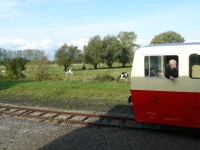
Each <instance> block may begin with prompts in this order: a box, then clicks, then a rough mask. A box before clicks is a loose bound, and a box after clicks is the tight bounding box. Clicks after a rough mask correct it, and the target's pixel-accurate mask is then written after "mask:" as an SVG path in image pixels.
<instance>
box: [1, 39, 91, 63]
mask: <svg viewBox="0 0 200 150" xmlns="http://www.w3.org/2000/svg"><path fill="white" fill-rule="evenodd" d="M66 43H67V44H69V45H73V46H77V47H78V48H79V49H80V50H83V46H84V45H86V44H87V43H88V39H84V38H81V39H78V40H71V41H70V42H66ZM63 44H64V43H54V42H53V41H51V40H50V39H43V40H41V41H26V40H23V39H17V38H16V39H9V38H2V37H0V48H3V49H5V50H26V49H38V50H42V51H44V52H45V54H46V55H47V56H49V59H50V60H53V59H54V54H55V51H56V50H57V49H58V48H59V47H60V46H61V45H63Z"/></svg>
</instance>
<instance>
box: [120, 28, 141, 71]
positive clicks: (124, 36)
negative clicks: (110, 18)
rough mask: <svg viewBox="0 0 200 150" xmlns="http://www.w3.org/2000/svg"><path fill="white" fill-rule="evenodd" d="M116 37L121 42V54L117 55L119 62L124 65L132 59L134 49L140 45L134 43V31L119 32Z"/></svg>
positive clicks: (135, 37)
mask: <svg viewBox="0 0 200 150" xmlns="http://www.w3.org/2000/svg"><path fill="white" fill-rule="evenodd" d="M117 37H118V38H119V40H120V43H121V44H122V47H121V54H120V55H119V58H118V59H119V62H120V63H122V66H123V67H124V66H125V64H126V63H129V62H130V61H131V60H132V59H133V54H134V50H136V49H138V48H139V47H140V46H139V45H138V44H136V43H135V42H136V39H137V35H136V34H135V33H134V32H123V31H122V32H120V33H119V34H118V35H117Z"/></svg>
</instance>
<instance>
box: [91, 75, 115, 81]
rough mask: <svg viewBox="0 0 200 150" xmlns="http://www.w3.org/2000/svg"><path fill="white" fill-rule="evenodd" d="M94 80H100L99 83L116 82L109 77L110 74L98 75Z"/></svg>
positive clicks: (113, 78)
mask: <svg viewBox="0 0 200 150" xmlns="http://www.w3.org/2000/svg"><path fill="white" fill-rule="evenodd" d="M94 80H99V81H114V80H115V77H113V76H111V75H109V74H100V75H97V76H96V77H95V78H94Z"/></svg>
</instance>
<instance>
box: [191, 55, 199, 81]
mask: <svg viewBox="0 0 200 150" xmlns="http://www.w3.org/2000/svg"><path fill="white" fill-rule="evenodd" d="M189 76H190V78H194V79H200V55H197V54H192V55H190V57H189Z"/></svg>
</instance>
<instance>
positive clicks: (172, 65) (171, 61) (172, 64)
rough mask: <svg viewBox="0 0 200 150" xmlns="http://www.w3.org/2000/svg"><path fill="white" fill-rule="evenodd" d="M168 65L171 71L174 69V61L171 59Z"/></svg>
mask: <svg viewBox="0 0 200 150" xmlns="http://www.w3.org/2000/svg"><path fill="white" fill-rule="evenodd" d="M169 65H170V68H171V69H174V68H176V60H174V59H171V60H170V61H169Z"/></svg>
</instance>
